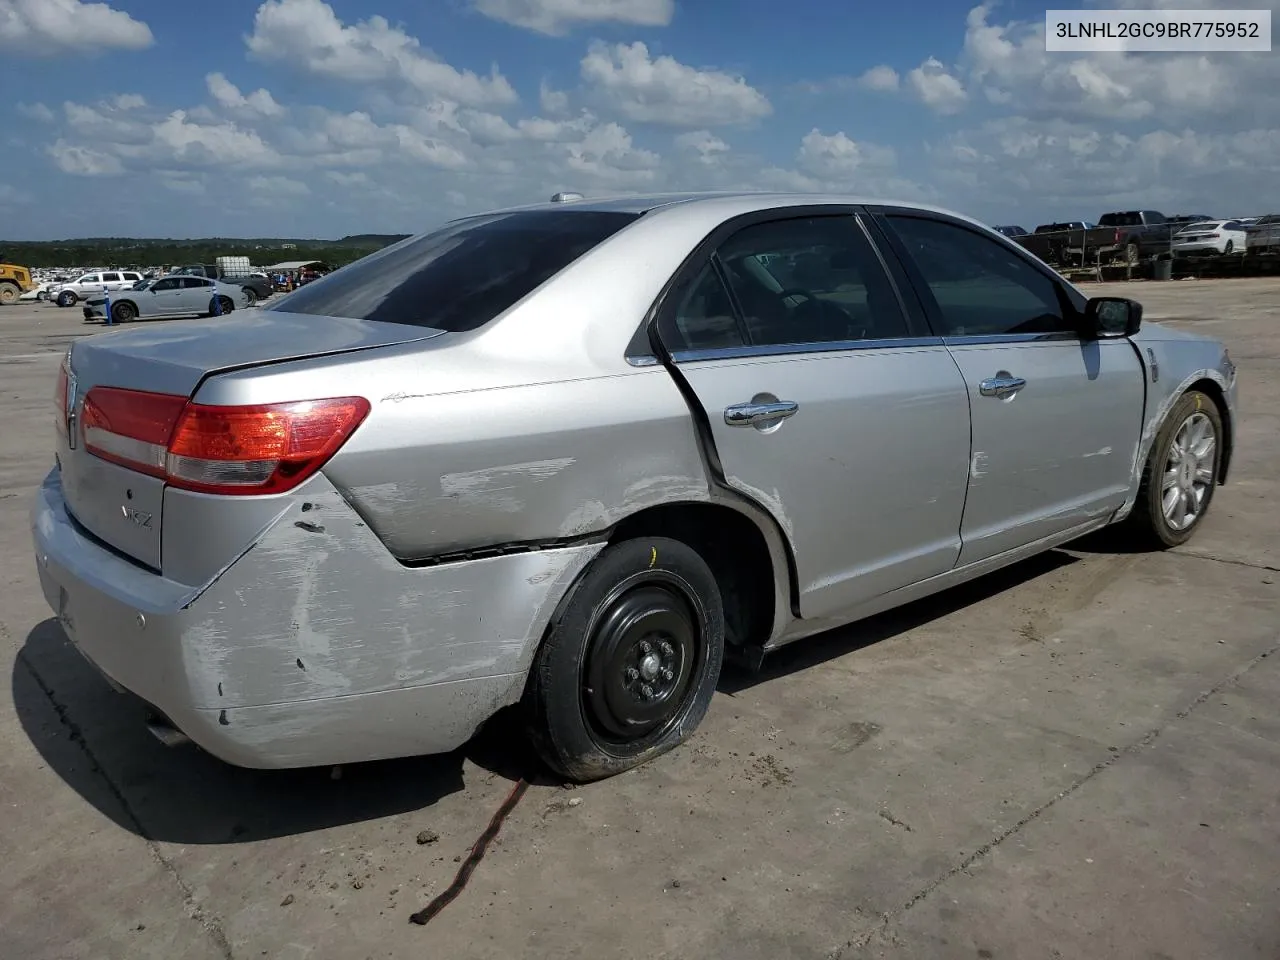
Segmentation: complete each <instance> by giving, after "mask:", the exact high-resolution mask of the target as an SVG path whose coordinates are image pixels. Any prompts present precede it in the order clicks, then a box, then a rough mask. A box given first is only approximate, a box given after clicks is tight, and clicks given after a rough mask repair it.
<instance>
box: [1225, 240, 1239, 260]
mask: <svg viewBox="0 0 1280 960" xmlns="http://www.w3.org/2000/svg"><path fill="white" fill-rule="evenodd" d="M1235 248H1236V244H1235V241H1234V240H1228V241H1227V245H1226V246H1225V247H1223V248H1222V255H1223V256H1224V257H1229V256H1231V251H1233V250H1235Z"/></svg>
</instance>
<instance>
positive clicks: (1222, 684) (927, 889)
mask: <svg viewBox="0 0 1280 960" xmlns="http://www.w3.org/2000/svg"><path fill="white" fill-rule="evenodd" d="M1184 555H1185V556H1197V555H1196V554H1184ZM1203 559H1209V560H1212V559H1216V558H1213V557H1205V558H1203ZM1223 562H1230V561H1223ZM1245 566H1251V564H1245ZM1277 652H1280V643H1277V644H1274V645H1272V646H1271V647H1269V648H1268V649H1267V650H1264V651H1263V652H1262V653H1260V654H1258V655H1257V656H1256V657H1254V658H1253V659H1252V660H1250V661H1249V662H1248V663H1246V664H1245V665H1244V666H1242V667H1240V668H1239V669H1238V670H1236V671H1235V672H1233V673H1231V674H1228V675H1227V676H1226V677H1224V678H1223V679H1222V680H1220V681H1218V682H1217V683H1215V684H1214V685H1213V686H1212V687H1210V688H1209V689H1207V690H1205V691H1203V692H1202V693H1201V694H1200V695H1199V696H1197V697H1196V698H1195V699H1194V700H1192V701H1191V702H1190V703H1189V704H1187V706H1185V707H1183V708H1182V709H1181V710H1179V711H1178V712H1177V713H1175V714H1174V715H1173V717H1172V718H1171V719H1170V720H1168V721H1167V722H1166V723H1164V724H1162V725H1161V726H1158V727H1155V728H1153V729H1151V730H1148V731H1147V732H1146V733H1145V734H1144V735H1143V736H1142V737H1141V738H1140V739H1138V740H1136V741H1134V742H1133V743H1131V744H1129V745H1128V746H1127V747H1124V748H1123V749H1121V750H1120V752H1119V753H1113V754H1110V755H1108V757H1107V758H1106V759H1105V760H1101V761H1099V762H1098V763H1095V764H1094V765H1093V767H1092V768H1091V769H1090V770H1089V772H1088V773H1086V774H1084V775H1083V776H1081V777H1079V778H1077V779H1076V780H1074V781H1073V782H1072V783H1071V784H1070V785H1069V786H1067V787H1066V789H1064V790H1061V791H1059V792H1058V793H1056V794H1055V795H1054V796H1052V797H1050V798H1049V799H1048V800H1046V801H1045V802H1044V803H1042V804H1041V805H1040V806H1038V807H1036V808H1035V809H1034V810H1032V811H1031V812H1030V813H1028V814H1026V815H1025V816H1024V817H1022V819H1020V820H1019V821H1018V822H1017V823H1015V824H1014V825H1013V826H1011V827H1009V828H1008V829H1007V830H1004V831H1002V832H1001V833H1000V834H999V835H997V836H996V837H994V838H993V839H991V840H989V841H987V842H986V843H985V844H983V845H982V846H981V847H979V848H978V849H977V850H975V851H974V852H973V853H971V854H969V855H968V856H967V857H965V858H964V859H963V860H961V861H960V862H959V863H957V864H956V865H955V866H953V867H952V868H951V869H950V870H948V871H946V872H945V873H943V874H942V875H941V876H938V877H935V878H934V879H933V880H931V881H929V883H927V884H925V886H923V887H921V888H920V890H918V891H917V892H916V893H914V894H913V895H912V896H911V897H910V898H908V899H907V901H906V902H905V903H903V904H902V906H900V907H898V908H897V909H896V910H890V911H889V912H887V913H885V914H884V915H882V916H881V918H880V920H879V922H878V923H876V924H875V925H874V926H872V927H871V928H870V929H868V930H867V931H866V932H865V933H863V934H861V935H860V936H857V937H855V938H853V939H852V940H849V941H847V942H846V943H844V944H843V945H842V946H840V947H837V948H836V949H835V950H834V951H833V952H832V953H830V954H829V955H828V956H829V958H830V960H841V958H842V957H844V956H845V955H846V954H847V953H848V952H849V951H850V950H862V949H864V948H865V947H867V946H869V945H870V944H871V941H872V940H874V939H876V937H878V936H883V935H885V934H887V933H888V932H889V928H890V927H891V926H892V925H893V924H894V923H895V922H897V921H898V920H899V919H900V918H901V917H902V916H903V914H905V913H906V912H907V911H908V910H910V909H911V908H912V907H914V906H915V905H916V904H918V903H920V902H921V901H922V900H924V899H925V898H926V897H928V896H929V895H930V894H931V893H933V892H934V891H935V890H937V889H938V888H939V887H940V886H942V885H943V884H944V883H946V882H947V881H948V880H950V879H952V878H953V877H955V876H957V875H959V874H961V873H966V872H967V871H968V870H969V868H970V867H972V866H973V865H974V864H976V863H977V862H978V861H980V860H983V859H985V858H986V857H987V855H988V854H990V853H991V851H992V850H994V849H995V848H996V847H998V846H1000V844H1002V843H1004V841H1006V840H1008V839H1009V838H1010V837H1012V836H1014V835H1015V834H1017V833H1020V832H1021V831H1022V829H1023V828H1024V827H1026V826H1027V825H1028V824H1030V823H1033V822H1034V821H1036V820H1038V819H1039V818H1040V817H1041V815H1043V814H1044V813H1045V812H1046V811H1047V810H1049V809H1051V808H1052V807H1053V806H1055V805H1056V804H1057V803H1058V801H1060V800H1064V799H1066V798H1067V797H1069V796H1071V795H1072V794H1073V793H1075V792H1076V791H1077V790H1079V789H1080V788H1081V787H1083V786H1084V785H1085V784H1086V783H1088V782H1089V781H1090V780H1092V779H1093V778H1094V777H1096V776H1097V775H1098V774H1100V773H1102V772H1103V771H1104V770H1107V769H1108V768H1110V767H1112V766H1114V765H1115V764H1116V763H1118V762H1119V761H1120V760H1121V759H1122V758H1124V757H1127V756H1131V755H1133V754H1136V753H1138V752H1140V751H1142V750H1145V749H1146V748H1147V747H1149V746H1151V744H1152V743H1154V742H1155V741H1156V740H1157V739H1158V738H1159V736H1160V734H1161V733H1163V732H1164V731H1165V730H1167V729H1168V728H1169V727H1171V726H1173V724H1175V723H1177V722H1178V721H1179V720H1185V719H1186V718H1187V717H1189V716H1191V714H1192V713H1193V712H1195V710H1196V709H1197V708H1199V707H1200V706H1202V705H1203V704H1204V703H1205V702H1206V701H1207V700H1208V699H1209V698H1210V697H1213V696H1215V695H1216V694H1218V693H1219V692H1221V691H1222V690H1223V689H1225V688H1226V687H1229V686H1231V685H1232V684H1234V683H1236V682H1237V681H1238V680H1239V679H1240V678H1241V677H1243V676H1244V675H1245V674H1246V673H1248V672H1249V671H1250V670H1252V669H1253V668H1254V667H1256V666H1257V665H1258V664H1259V663H1261V662H1262V661H1263V660H1266V659H1267V658H1268V657H1270V656H1272V655H1274V654H1275V653H1277Z"/></svg>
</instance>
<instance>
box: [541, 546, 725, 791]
mask: <svg viewBox="0 0 1280 960" xmlns="http://www.w3.org/2000/svg"><path fill="white" fill-rule="evenodd" d="M723 656H724V608H723V603H722V601H721V597H720V589H719V586H718V585H717V583H716V580H715V576H714V575H713V574H712V572H711V568H710V567H708V566H707V564H706V561H704V560H703V559H702V557H701V556H699V555H698V553H697V552H696V551H694V550H693V549H692V548H690V547H688V546H686V545H685V544H683V543H680V542H679V541H676V540H670V539H667V538H665V537H641V538H637V539H634V540H625V541H623V542H621V543H617V544H614V545H612V546H609V547H606V548H605V549H604V550H603V551H602V552H601V553H600V555H599V556H598V557H597V558H596V559H595V560H594V561H593V562H592V564H591V566H590V567H588V568H587V571H586V572H585V573H584V574H583V575H582V577H581V578H580V579H579V580H578V582H577V583H576V584H575V585H574V586H573V587H572V588H571V589H570V591H569V593H568V594H567V595H566V596H565V598H564V599H563V600H562V601H561V603H560V607H559V609H558V610H557V611H556V613H555V615H554V616H553V617H552V620H551V624H550V626H549V627H548V630H547V636H546V639H545V640H544V641H543V643H542V646H541V647H540V648H539V650H538V654H537V656H536V657H535V659H534V663H533V670H532V672H531V675H530V683H529V691H528V707H529V709H530V714H531V717H530V720H531V722H530V735H531V739H532V740H533V743H534V745H535V747H536V748H537V750H538V753H539V754H540V755H541V756H542V758H543V760H544V761H546V763H547V765H548V766H549V767H551V768H552V769H553V770H555V771H556V772H557V773H559V774H561V775H562V776H564V777H566V778H567V779H569V780H574V781H578V782H585V781H590V780H600V779H602V778H604V777H609V776H613V775H614V774H617V773H622V772H623V771H624V770H629V769H631V768H633V767H636V766H639V765H640V764H642V763H645V762H646V761H648V760H651V759H653V758H654V757H656V756H659V755H660V754H663V753H665V752H666V751H668V750H670V749H671V748H672V747H675V746H677V745H678V744H680V743H682V742H683V741H684V740H685V739H686V738H688V736H689V734H691V733H692V732H693V731H694V730H695V729H696V728H697V726H698V724H699V723H700V722H701V721H702V718H703V717H704V716H705V715H706V712H707V708H708V707H709V706H710V704H711V698H712V695H713V694H714V693H715V688H716V682H717V681H718V680H719V677H720V666H721V661H722V659H723Z"/></svg>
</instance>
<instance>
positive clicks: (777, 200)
mask: <svg viewBox="0 0 1280 960" xmlns="http://www.w3.org/2000/svg"><path fill="white" fill-rule="evenodd" d="M823 205H841V206H887V207H905V208H909V209H913V210H921V211H926V212H930V213H941V214H945V215H947V216H951V217H957V218H959V219H961V220H964V221H966V222H968V223H971V224H973V225H975V226H979V227H982V228H983V229H984V230H988V231H990V229H991V228H990V227H988V226H986V225H985V224H984V223H982V222H980V221H978V220H975V219H973V218H972V217H968V216H965V215H964V214H961V213H957V212H956V211H954V210H949V209H947V208H945V207H936V206H932V205H930V204H924V203H919V202H917V201H913V200H897V199H887V198H884V197H872V196H859V195H851V194H839V193H770V192H764V191H761V192H750V191H727V192H716V193H711V192H700V193H658V194H640V195H634V196H615V197H601V198H599V199H590V200H588V199H583V200H565V201H561V202H545V203H532V204H526V205H523V206H518V207H507V208H504V209H501V210H491V211H488V212H487V213H485V214H477V215H476V216H492V215H494V214H502V213H516V212H524V211H537V210H570V209H572V210H590V211H597V212H602V213H610V212H612V213H634V214H651V213H667V212H672V213H674V212H675V211H676V210H679V211H680V212H681V213H682V214H686V215H687V214H694V213H696V214H700V215H705V217H706V218H707V220H708V221H715V222H722V221H724V220H727V219H729V218H731V217H736V216H741V215H743V214H748V213H756V212H758V211H763V210H774V209H782V208H785V207H801V206H823ZM464 219H470V218H469V217H468V218H464Z"/></svg>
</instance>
